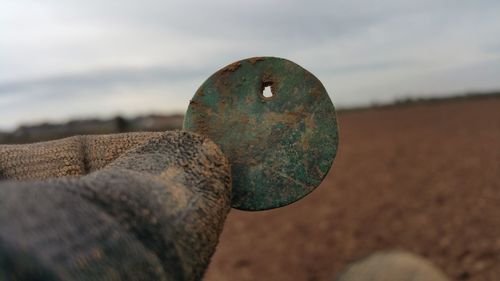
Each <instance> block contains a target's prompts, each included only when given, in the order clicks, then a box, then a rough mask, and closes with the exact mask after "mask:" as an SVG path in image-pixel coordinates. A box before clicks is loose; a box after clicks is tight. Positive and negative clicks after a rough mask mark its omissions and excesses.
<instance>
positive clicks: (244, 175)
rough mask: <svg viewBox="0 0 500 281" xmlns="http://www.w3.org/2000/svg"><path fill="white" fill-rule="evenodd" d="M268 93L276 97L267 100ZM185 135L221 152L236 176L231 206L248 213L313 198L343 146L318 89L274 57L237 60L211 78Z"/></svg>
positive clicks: (194, 105)
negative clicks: (206, 141) (202, 138)
mask: <svg viewBox="0 0 500 281" xmlns="http://www.w3.org/2000/svg"><path fill="white" fill-rule="evenodd" d="M267 86H270V87H271V91H272V97H265V96H264V95H263V89H264V88H265V87H267ZM184 130H187V131H193V132H196V133H200V134H203V135H206V136H208V137H210V139H212V140H213V141H214V142H215V143H217V144H218V145H219V146H220V147H221V149H222V151H223V152H224V153H225V154H226V156H227V157H228V159H229V162H230V164H231V169H232V180H233V192H232V201H231V202H232V206H233V207H234V208H237V209H243V210H265V209H271V208H276V207H281V206H284V205H287V204H290V203H293V202H295V201H297V200H299V199H300V198H302V197H304V196H305V195H307V194H308V193H310V192H311V191H312V190H314V189H315V188H316V187H317V186H318V185H319V184H320V183H321V181H322V180H323V178H324V177H325V176H326V174H327V173H328V171H329V169H330V167H331V165H332V162H333V159H334V158H335V155H336V153H337V145H338V129H337V121H336V117H335V109H334V107H333V104H332V102H331V100H330V98H329V96H328V93H327V92H326V90H325V88H324V87H323V85H322V84H321V82H320V81H319V80H318V79H317V78H316V77H315V76H314V75H312V74H311V73H310V72H308V71H307V70H305V69H303V68H302V67H300V66H299V65H297V64H295V63H293V62H291V61H289V60H285V59H281V58H274V57H262V58H250V59H246V60H242V61H238V62H235V63H233V64H230V65H228V66H226V67H225V68H223V69H221V70H219V71H217V72H216V73H215V74H213V75H212V76H211V77H210V78H208V79H207V81H205V82H204V83H203V85H202V86H201V87H200V88H199V89H198V91H197V92H196V94H195V96H194V97H193V99H192V100H191V102H190V105H189V108H188V110H187V113H186V117H185V120H184Z"/></svg>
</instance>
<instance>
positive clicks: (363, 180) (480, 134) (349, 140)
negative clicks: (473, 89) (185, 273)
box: [204, 96, 500, 281]
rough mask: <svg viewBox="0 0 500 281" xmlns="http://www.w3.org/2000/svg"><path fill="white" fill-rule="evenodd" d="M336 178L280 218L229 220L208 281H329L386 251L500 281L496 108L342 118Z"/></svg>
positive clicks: (499, 106) (486, 101)
mask: <svg viewBox="0 0 500 281" xmlns="http://www.w3.org/2000/svg"><path fill="white" fill-rule="evenodd" d="M338 118H339V124H340V126H341V131H340V133H341V135H340V137H341V145H340V150H339V154H338V155H337V159H336V160H335V163H334V167H333V170H332V171H331V172H330V174H329V175H328V177H327V179H326V180H325V181H324V182H323V184H322V186H320V187H319V188H318V189H317V190H316V191H315V192H313V193H312V194H311V195H309V196H308V197H306V198H304V199H303V200H301V201H299V202H297V203H295V204H293V205H290V206H287V207H284V208H281V209H276V210H271V211H265V212H255V213H251V212H242V211H237V210H232V211H231V213H230V215H229V217H228V219H227V222H226V225H225V229H224V232H223V234H222V236H221V238H220V244H219V246H218V249H217V252H216V254H215V256H214V257H213V260H212V263H211V265H210V267H209V269H208V271H207V274H206V278H205V279H204V280H206V281H212V280H217V281H224V280H243V281H244V280H309V281H312V280H333V278H334V277H335V276H336V275H337V274H338V273H339V272H340V271H341V270H343V269H344V268H345V266H346V264H348V263H349V262H352V261H354V260H356V259H358V258H361V257H363V256H366V255H368V254H370V253H372V252H374V251H378V250H383V249H394V248H399V249H406V250H409V251H412V252H414V253H417V254H420V255H422V256H424V257H427V258H428V259H430V260H431V261H432V262H434V263H435V264H436V265H438V266H439V267H441V268H442V269H443V270H444V271H445V272H446V273H447V274H448V275H449V276H450V277H451V279H452V280H500V98H499V97H498V96H497V97H490V98H482V99H473V100H451V101H440V102H435V103H427V104H415V105H408V106H399V107H387V108H378V109H367V110H360V111H351V112H342V113H340V114H339V116H338Z"/></svg>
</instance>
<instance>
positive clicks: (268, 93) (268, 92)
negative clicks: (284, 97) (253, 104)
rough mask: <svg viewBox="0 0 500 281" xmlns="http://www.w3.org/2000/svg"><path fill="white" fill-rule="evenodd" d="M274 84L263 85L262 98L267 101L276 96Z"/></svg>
mask: <svg viewBox="0 0 500 281" xmlns="http://www.w3.org/2000/svg"><path fill="white" fill-rule="evenodd" d="M272 84H273V83H262V96H263V97H264V98H266V99H269V98H272V97H273V96H274V93H273V88H272Z"/></svg>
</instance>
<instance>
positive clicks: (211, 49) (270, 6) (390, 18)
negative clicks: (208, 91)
mask: <svg viewBox="0 0 500 281" xmlns="http://www.w3.org/2000/svg"><path fill="white" fill-rule="evenodd" d="M499 10H500V2H499V1H496V0H479V1H465V0H462V1H458V0H440V1H438V0H422V1H399V0H381V1H376V2H374V1H360V0H356V1H347V0H342V1H326V0H325V1H299V0H291V1H278V0H276V1H263V0H256V1H251V2H247V1H245V2H241V1H228V0H214V1H175V2H172V1H160V0H144V1H137V0H123V1H119V2H116V1H104V2H103V1H97V0H88V1H76V0H65V1H62V0H48V1H44V2H43V3H41V2H39V1H34V0H19V1H10V2H7V3H5V5H3V7H2V9H1V10H0V34H2V38H3V40H1V41H0V49H1V50H2V52H0V61H2V64H0V117H2V118H0V120H3V121H1V123H0V128H1V127H12V126H14V125H15V124H18V123H19V122H25V121H29V120H36V119H39V118H43V117H44V116H45V117H46V118H56V119H57V118H64V116H66V117H67V116H69V115H68V114H69V113H68V112H66V113H64V114H66V115H64V114H63V113H57V114H56V113H54V110H55V109H57V108H56V106H59V105H61V104H65V105H66V107H68V108H71V109H72V110H71V112H75V113H78V114H80V115H85V114H87V115H92V114H104V112H111V111H112V112H118V111H119V112H124V113H128V114H132V113H133V112H139V111H141V112H142V111H144V112H146V111H147V110H148V106H150V109H151V110H161V111H164V112H167V111H169V110H177V111H180V110H183V109H184V108H185V107H186V104H187V101H188V100H189V97H191V95H192V93H193V89H196V87H198V86H199V84H201V82H202V81H203V80H204V79H206V78H207V77H208V76H209V75H210V74H211V73H213V72H214V71H215V70H217V69H219V68H220V67H222V66H224V65H226V64H228V63H230V62H233V61H235V60H239V59H242V58H246V57H251V56H256V55H273V56H279V57H285V58H288V59H291V60H293V61H295V62H297V63H299V64H300V65H302V66H304V67H305V68H306V69H308V70H310V71H311V72H313V73H314V74H315V75H316V76H318V77H319V78H320V80H322V82H323V83H324V84H325V86H326V88H327V90H328V91H329V92H330V94H331V95H332V98H333V100H334V102H335V103H336V105H338V106H353V105H362V104H369V103H371V102H373V101H379V100H384V101H389V100H391V99H394V98H397V97H402V96H404V95H407V94H408V93H417V94H418V92H419V91H425V92H426V93H432V92H435V93H445V92H452V91H466V90H474V89H478V90H481V89H484V88H493V87H500V80H498V79H493V78H492V77H491V75H492V74H494V71H496V70H497V68H496V67H495V64H496V63H497V62H498V59H500V52H498V51H497V50H498V46H499V45H498V44H499V41H498V30H500V19H499V18H498V15H497V11H499ZM479 73H483V74H484V76H482V75H479ZM436 77H441V78H442V79H438V78H436ZM485 77H486V78H485ZM430 80H432V81H433V82H432V83H429V81H430ZM167 91H172V92H169V93H166V92H167ZM134 95H135V96H134ZM120 96H123V97H124V98H122V99H120V98H119V97H120ZM84 97H87V100H86V101H85V98H84ZM125 97H126V98H125ZM137 97H142V100H144V99H146V98H147V99H151V100H152V101H151V102H147V103H138V102H137V100H138V99H139V98H137ZM164 97H169V98H168V101H167V99H166V98H164ZM112 98H113V99H116V102H113V100H112ZM173 99H176V100H177V102H173ZM105 100H106V101H107V102H104V101H105ZM125 100H127V101H136V103H137V105H134V102H129V103H127V104H125V103H124V102H122V103H121V101H125ZM155 100H162V101H163V102H164V103H163V105H162V106H159V105H158V103H155V102H154V101H155ZM92 101H95V102H96V103H98V102H101V103H100V104H99V105H96V106H93V105H92ZM42 104H43V106H41V105H42ZM82 104H85V105H86V106H87V107H84V106H81V105H82ZM102 104H108V105H107V106H104V105H102ZM113 104H114V105H113ZM139 104H140V105H139ZM120 106H123V107H122V108H121V109H120ZM12 108H16V110H13V109H12ZM139 108H140V109H139ZM59 111H61V112H62V111H64V110H59ZM22 112H25V113H26V112H29V114H24V115H23V114H21V113H22ZM35 112H36V113H35Z"/></svg>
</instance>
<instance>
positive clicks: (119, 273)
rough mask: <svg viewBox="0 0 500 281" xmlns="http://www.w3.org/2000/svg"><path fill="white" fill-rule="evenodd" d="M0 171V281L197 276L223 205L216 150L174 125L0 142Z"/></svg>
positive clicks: (225, 195) (224, 183) (221, 162)
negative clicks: (22, 142) (144, 130)
mask: <svg viewBox="0 0 500 281" xmlns="http://www.w3.org/2000/svg"><path fill="white" fill-rule="evenodd" d="M0 179H2V180H3V181H1V182H0V280H200V279H201V277H202V275H203V272H204V271H205V269H206V267H207V266H208V263H209V260H210V257H211V256H212V254H213V253H214V250H215V246H216V245H217V240H218V237H219V234H220V232H221V231H222V226H223V223H224V220H225V218H226V215H227V213H228V211H229V209H230V194H231V178H230V170H229V164H228V162H227V159H226V157H225V156H224V155H223V153H222V152H221V151H220V150H219V148H218V147H217V146H216V145H215V144H214V143H213V142H212V141H210V140H209V139H207V138H205V137H202V136H199V135H196V134H194V133H188V132H182V131H177V132H166V133H130V134H119V135H108V136H77V137H71V138H67V139H62V140H58V141H51V142H45V143H36V144H28V145H4V146H0ZM14 180H15V181H14Z"/></svg>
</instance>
